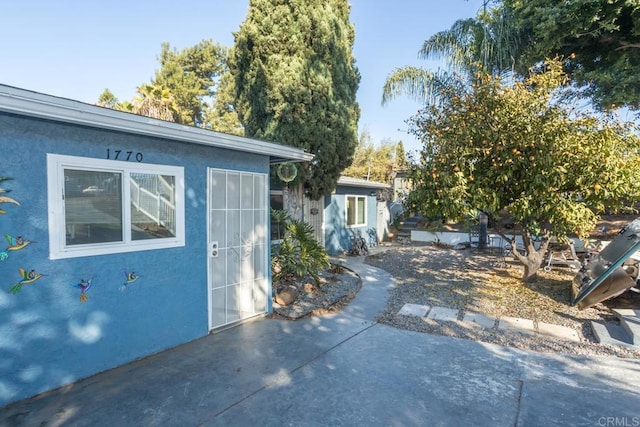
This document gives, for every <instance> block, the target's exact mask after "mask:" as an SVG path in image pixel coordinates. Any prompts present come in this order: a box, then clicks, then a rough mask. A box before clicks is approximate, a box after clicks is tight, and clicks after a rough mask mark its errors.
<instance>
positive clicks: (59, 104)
mask: <svg viewBox="0 0 640 427" xmlns="http://www.w3.org/2000/svg"><path fill="white" fill-rule="evenodd" d="M0 111H5V112H8V113H13V114H20V115H25V116H30V117H38V118H42V119H48V120H54V121H60V122H65V123H73V124H78V125H85V126H91V127H96V128H101V129H109V130H116V131H121V132H122V131H124V132H129V133H133V134H138V135H147V136H153V137H159V138H167V139H171V140H174V141H181V142H187V143H192V144H199V145H207V146H211V147H220V148H225V149H228V150H235V151H242V152H248V153H256V154H263V155H267V156H271V157H274V159H273V162H279V161H280V162H281V161H286V160H288V161H311V160H313V155H311V154H308V153H305V152H304V151H303V150H300V149H298V148H293V147H289V146H285V145H279V144H274V143H271V142H265V141H259V140H255V139H250V138H244V137H240V136H235V135H229V134H225V133H221V132H215V131H212V130H208V129H201V128H197V127H193V126H184V125H180V124H177V123H172V122H166V121H163V120H157V119H152V118H149V117H144V116H139V115H136V114H131V113H126V112H122V111H117V110H112V109H109V108H103V107H98V106H96V105H91V104H85V103H82V102H79V101H73V100H70V99H65V98H59V97H55V96H51V95H45V94H42V93H37V92H32V91H27V90H24V89H18V88H15V87H11V86H6V85H0Z"/></svg>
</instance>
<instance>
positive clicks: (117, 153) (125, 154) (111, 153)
mask: <svg viewBox="0 0 640 427" xmlns="http://www.w3.org/2000/svg"><path fill="white" fill-rule="evenodd" d="M134 159H135V160H136V161H137V162H141V161H142V153H140V152H137V153H134V152H133V151H124V150H112V149H110V148H107V160H124V161H130V160H134Z"/></svg>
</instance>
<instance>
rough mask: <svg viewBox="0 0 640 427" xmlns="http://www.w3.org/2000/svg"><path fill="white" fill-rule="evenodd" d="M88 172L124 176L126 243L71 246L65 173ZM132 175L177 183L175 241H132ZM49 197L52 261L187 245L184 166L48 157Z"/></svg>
mask: <svg viewBox="0 0 640 427" xmlns="http://www.w3.org/2000/svg"><path fill="white" fill-rule="evenodd" d="M65 168H73V169H86V170H88V171H109V172H117V173H122V175H123V179H122V224H123V230H124V231H123V239H122V241H119V242H109V243H94V244H86V245H67V242H66V231H67V230H66V221H65V202H64V179H65V178H64V169H65ZM129 173H151V174H164V175H172V176H174V177H175V179H176V190H175V212H176V213H175V222H176V224H175V227H176V230H175V234H176V236H175V237H170V238H157V239H148V240H132V237H131V207H130V197H131V196H130V194H131V193H130V191H131V189H130V186H129V180H128V179H125V177H126V176H127V174H129ZM47 194H48V216H49V258H50V259H64V258H76V257H84V256H95V255H106V254H115V253H124V252H135V251H143V250H151V249H164V248H173V247H181V246H184V245H185V206H184V168H183V167H180V166H164V165H153V164H148V163H133V162H122V161H117V160H103V159H94V158H87V157H76V156H64V155H59V154H50V153H48V154H47Z"/></svg>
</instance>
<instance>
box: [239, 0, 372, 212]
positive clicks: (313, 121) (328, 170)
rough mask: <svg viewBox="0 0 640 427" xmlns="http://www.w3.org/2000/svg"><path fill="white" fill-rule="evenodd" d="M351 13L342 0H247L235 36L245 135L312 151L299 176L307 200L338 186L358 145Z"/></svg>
mask: <svg viewBox="0 0 640 427" xmlns="http://www.w3.org/2000/svg"><path fill="white" fill-rule="evenodd" d="M349 13H350V5H349V3H348V1H347V0H250V2H249V12H248V14H247V18H246V19H245V21H244V22H243V23H242V25H241V27H240V30H239V31H238V32H237V33H235V48H234V50H233V55H232V60H231V64H230V65H231V69H232V72H233V75H234V77H235V82H236V90H237V91H236V105H235V106H236V109H237V112H238V115H239V118H240V121H241V122H242V124H243V125H244V128H245V135H247V136H250V137H254V138H258V139H264V140H268V141H277V142H280V143H283V144H286V145H290V146H294V147H298V148H302V149H304V150H306V151H309V152H311V153H313V154H315V160H314V161H313V162H311V163H310V164H308V165H300V167H299V171H298V178H296V180H297V181H296V182H301V183H302V184H303V185H304V188H305V189H306V192H307V194H308V195H309V196H310V197H311V198H312V199H319V198H320V197H322V196H323V195H324V194H328V193H330V192H331V191H332V190H333V189H334V188H335V186H336V183H337V181H338V178H339V177H340V174H341V172H342V171H343V170H344V169H345V168H346V167H347V166H349V164H350V163H351V160H352V157H353V154H354V151H355V148H356V146H357V144H358V135H357V122H358V119H359V117H360V109H359V107H358V104H357V102H356V91H357V89H358V85H359V83H360V74H359V72H358V69H357V68H356V66H355V59H354V57H353V52H352V50H353V42H354V38H355V30H354V28H353V25H352V24H351V23H350V22H349ZM294 183H295V182H294Z"/></svg>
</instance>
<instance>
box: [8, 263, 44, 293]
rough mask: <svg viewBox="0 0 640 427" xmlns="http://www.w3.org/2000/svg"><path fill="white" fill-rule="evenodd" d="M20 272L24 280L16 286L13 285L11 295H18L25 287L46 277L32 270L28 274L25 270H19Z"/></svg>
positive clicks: (10, 290)
mask: <svg viewBox="0 0 640 427" xmlns="http://www.w3.org/2000/svg"><path fill="white" fill-rule="evenodd" d="M18 271H20V276H22V279H21V280H20V281H19V282H18V283H16V284H15V285H13V286H12V287H11V289H9V293H10V294H17V293H18V292H20V289H22V287H23V286H24V285H30V284H31V283H34V282H36V281H37V280H38V279H40V278H41V277H43V276H45V275H44V274H40V273H36V271H35V270H30V271H29V272H27V271H26V270H25V269H24V268H19V269H18Z"/></svg>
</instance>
